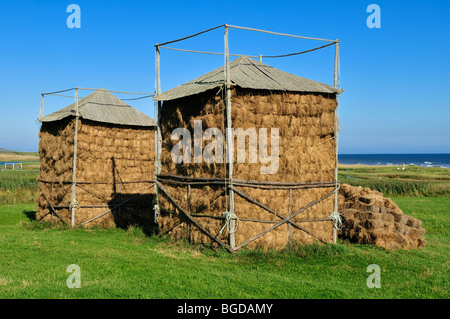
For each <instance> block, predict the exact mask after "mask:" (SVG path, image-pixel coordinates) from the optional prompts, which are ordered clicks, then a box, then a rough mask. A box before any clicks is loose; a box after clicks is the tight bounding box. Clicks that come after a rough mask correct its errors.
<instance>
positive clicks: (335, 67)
mask: <svg viewBox="0 0 450 319" xmlns="http://www.w3.org/2000/svg"><path fill="white" fill-rule="evenodd" d="M338 56H339V41H338V39H336V43H335V53H334V87H335V88H336V89H337V84H338V83H337V68H338ZM336 99H337V95H336ZM338 107H339V105H337V106H336V109H335V110H334V140H335V143H336V167H335V169H334V180H335V183H336V186H335V187H336V192H335V194H334V211H335V212H336V213H338V212H339V207H338V193H339V192H338V190H337V187H338V125H339V124H338V116H337V109H338ZM336 242H337V229H336V228H334V227H333V243H336Z"/></svg>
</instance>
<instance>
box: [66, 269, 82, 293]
mask: <svg viewBox="0 0 450 319" xmlns="http://www.w3.org/2000/svg"><path fill="white" fill-rule="evenodd" d="M66 272H68V273H71V275H70V276H69V277H68V278H67V281H66V284H67V287H68V288H81V269H80V266H78V265H77V264H72V265H69V266H67V269H66Z"/></svg>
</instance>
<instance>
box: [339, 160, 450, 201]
mask: <svg viewBox="0 0 450 319" xmlns="http://www.w3.org/2000/svg"><path fill="white" fill-rule="evenodd" d="M338 178H339V181H340V182H341V183H343V184H350V185H353V186H363V187H369V188H371V189H373V190H377V191H380V192H382V193H383V194H384V195H385V196H406V197H418V196H427V197H435V196H446V197H448V196H450V169H448V168H439V167H419V166H406V169H405V170H398V169H397V167H396V166H372V167H349V166H343V167H340V168H339V174H338Z"/></svg>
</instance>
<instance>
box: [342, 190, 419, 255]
mask: <svg viewBox="0 0 450 319" xmlns="http://www.w3.org/2000/svg"><path fill="white" fill-rule="evenodd" d="M339 212H340V213H341V214H342V216H343V224H342V230H341V231H340V232H339V237H340V238H342V239H347V240H349V241H350V242H352V243H358V244H371V245H375V246H380V247H384V248H386V249H388V250H397V249H417V248H422V247H424V246H425V243H426V241H425V238H424V235H425V229H424V228H423V227H422V221H421V220H419V219H417V218H414V217H412V216H408V215H406V214H403V212H402V210H401V209H400V208H399V207H398V206H397V205H396V204H395V203H394V202H393V201H392V200H391V199H389V198H385V197H383V194H382V193H380V192H377V191H374V190H371V189H370V188H363V187H361V186H359V187H354V186H350V185H345V184H343V185H341V187H340V189H339Z"/></svg>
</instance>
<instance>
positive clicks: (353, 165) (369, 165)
mask: <svg viewBox="0 0 450 319" xmlns="http://www.w3.org/2000/svg"><path fill="white" fill-rule="evenodd" d="M410 166H412V167H420V168H444V169H450V167H442V166H431V167H427V166H419V165H414V164H408V165H405V168H408V167H410ZM374 167H384V168H386V167H396V168H397V167H400V168H401V167H403V164H398V165H395V164H389V165H388V164H342V163H338V168H374Z"/></svg>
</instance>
